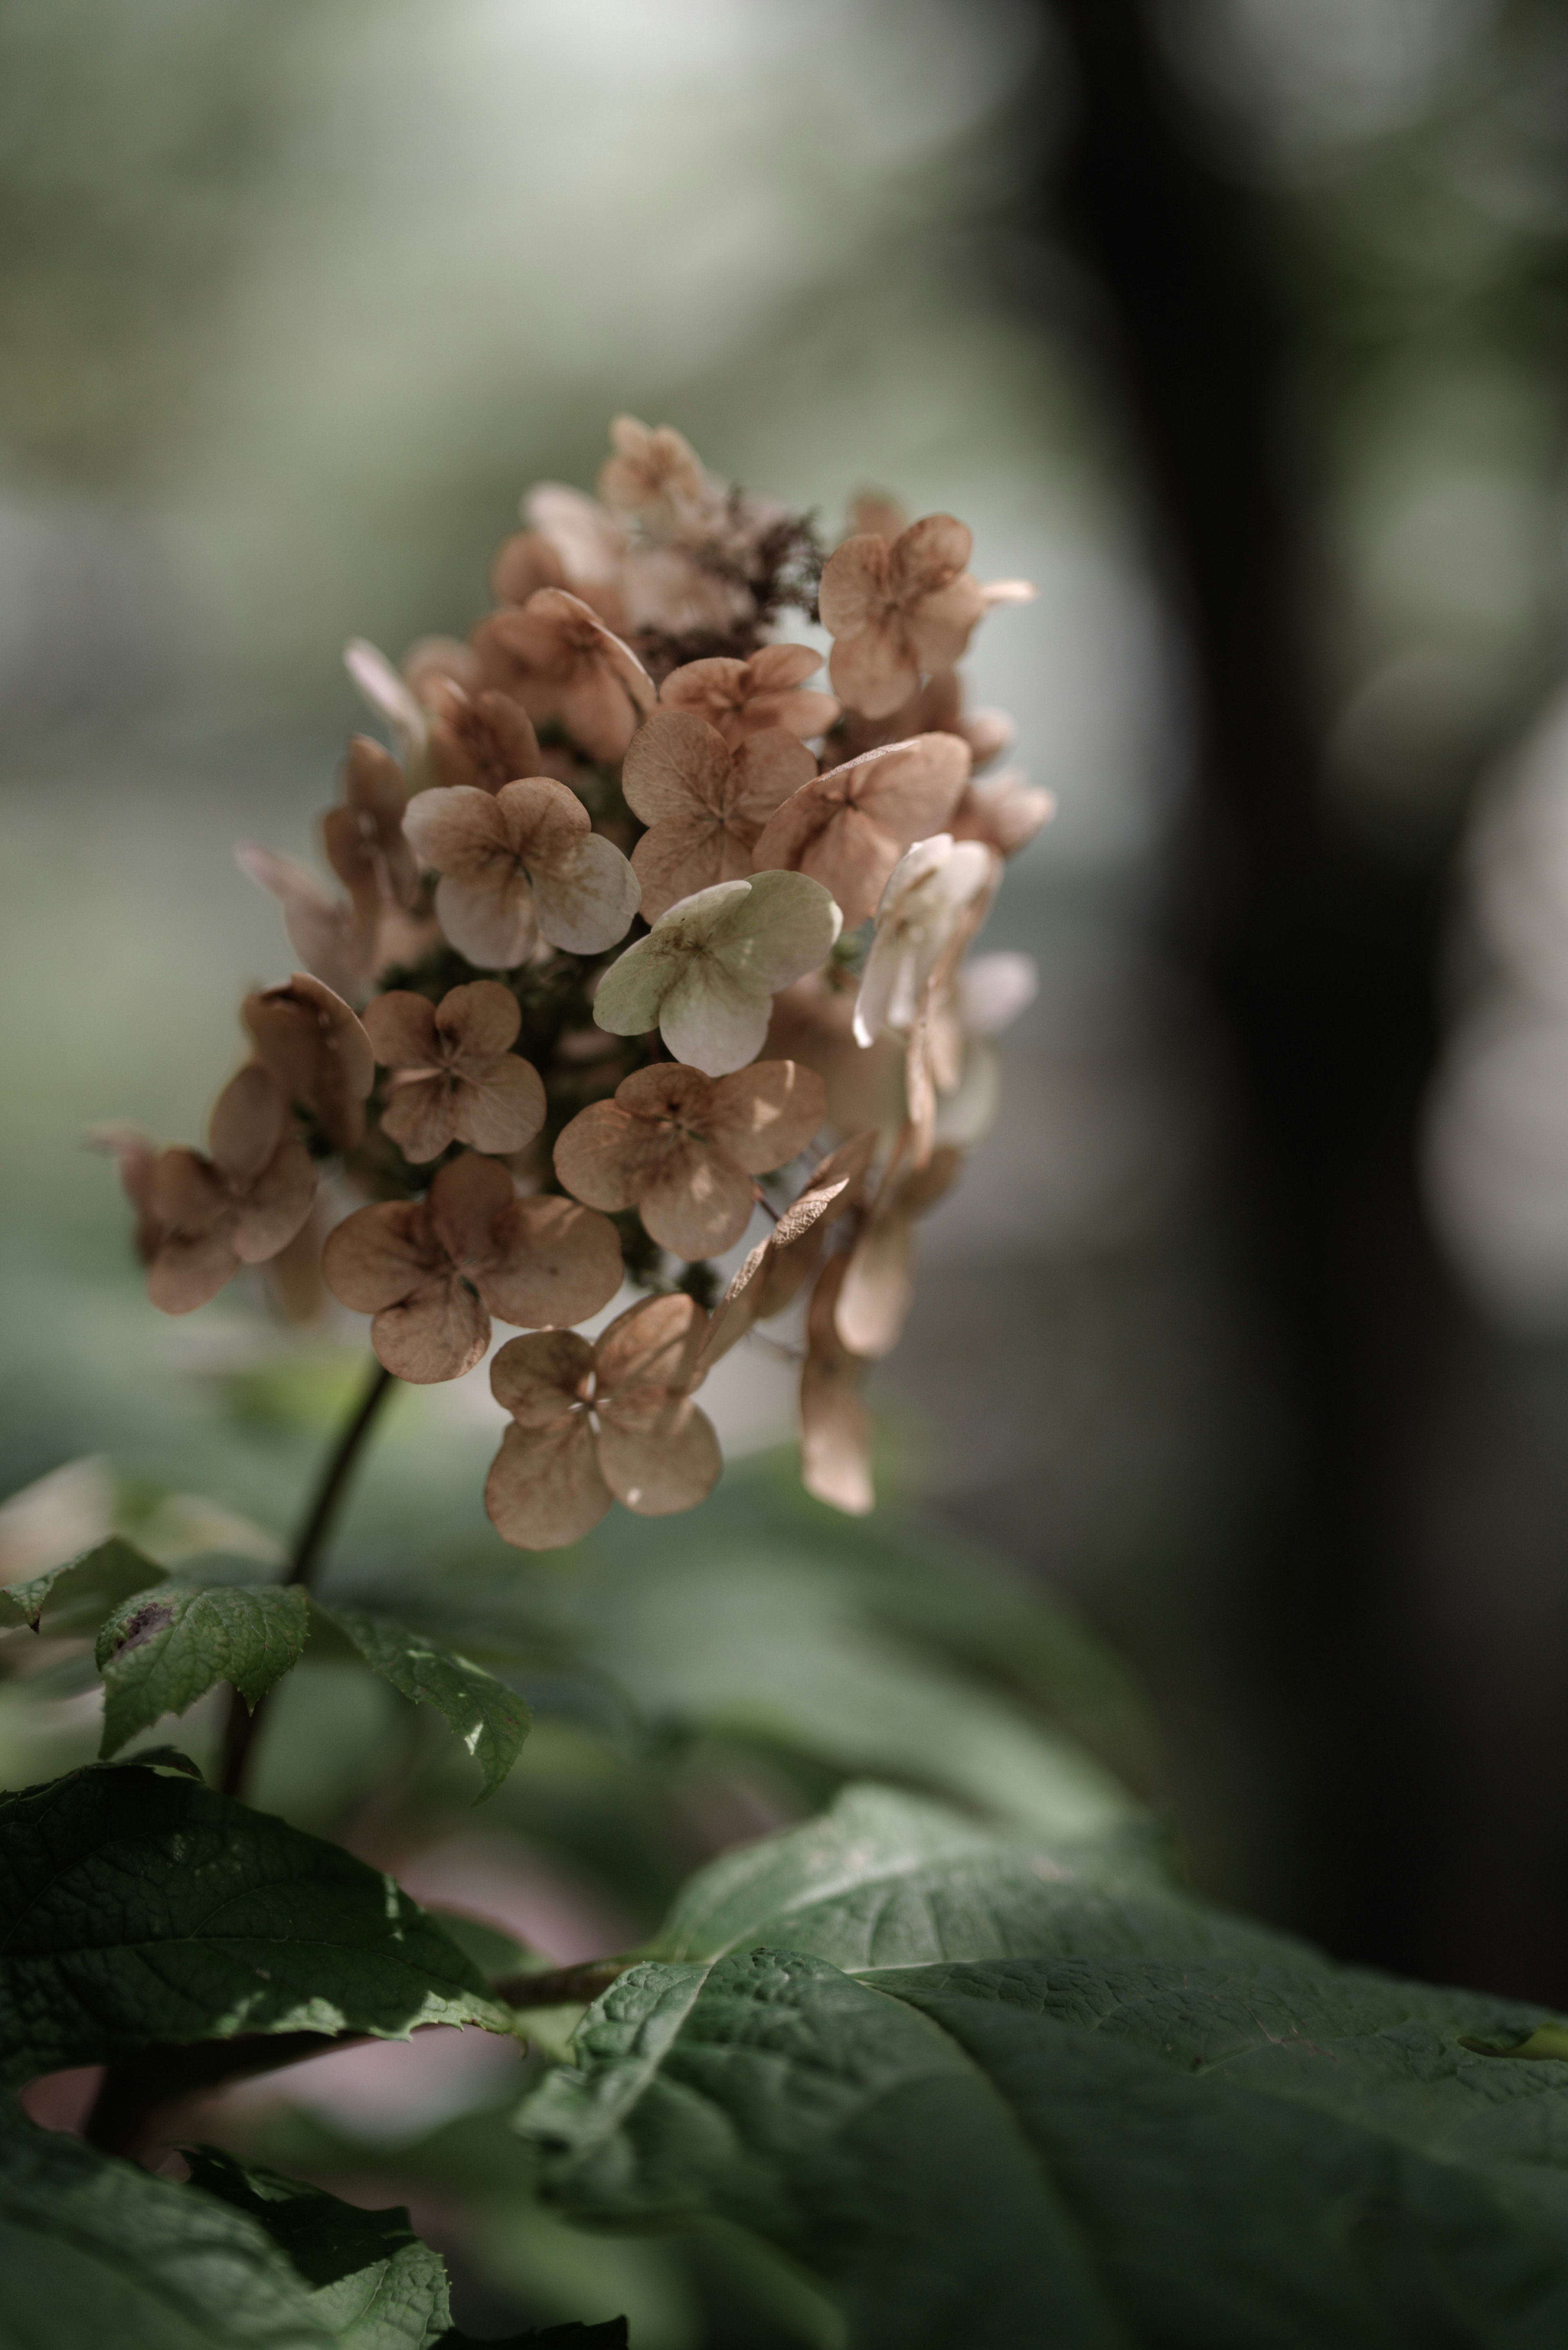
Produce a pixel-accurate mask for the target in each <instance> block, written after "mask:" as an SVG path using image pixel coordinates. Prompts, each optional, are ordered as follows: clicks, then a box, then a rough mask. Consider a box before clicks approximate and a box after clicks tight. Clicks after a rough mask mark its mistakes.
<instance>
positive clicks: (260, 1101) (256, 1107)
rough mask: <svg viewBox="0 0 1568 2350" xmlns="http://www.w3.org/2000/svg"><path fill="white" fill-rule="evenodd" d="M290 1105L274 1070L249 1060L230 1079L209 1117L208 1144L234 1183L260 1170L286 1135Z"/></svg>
mask: <svg viewBox="0 0 1568 2350" xmlns="http://www.w3.org/2000/svg"><path fill="white" fill-rule="evenodd" d="M287 1114H288V1113H287V1105H286V1102H285V1100H284V1097H283V1095H282V1093H281V1092H280V1091H279V1089H278V1087H277V1084H276V1081H275V1078H274V1077H273V1076H272V1075H271V1073H270V1072H269V1071H268V1070H266V1069H265V1068H264V1067H263V1066H262V1064H261V1063H260V1062H259V1061H248V1062H247V1063H246V1064H245V1066H244V1068H243V1069H241V1070H240V1071H239V1072H238V1074H237V1075H236V1076H232V1077H231V1078H230V1079H229V1082H228V1084H227V1085H226V1086H225V1087H223V1092H222V1093H221V1094H220V1095H219V1096H218V1098H217V1100H216V1101H215V1102H214V1103H213V1111H212V1116H211V1117H210V1118H208V1120H207V1147H208V1149H209V1150H210V1151H211V1152H212V1154H213V1164H214V1166H216V1167H218V1168H220V1169H221V1170H222V1171H223V1174H224V1175H226V1176H227V1177H228V1179H229V1180H230V1182H231V1183H248V1182H250V1181H251V1180H252V1179H253V1178H254V1176H257V1175H259V1174H260V1173H261V1170H262V1169H263V1168H264V1167H265V1165H266V1163H267V1161H268V1159H270V1158H271V1157H272V1155H273V1152H274V1151H275V1149H277V1146H278V1143H279V1142H280V1140H281V1139H282V1137H283V1129H284V1125H285V1122H286V1118H287Z"/></svg>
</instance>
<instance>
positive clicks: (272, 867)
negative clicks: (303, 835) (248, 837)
mask: <svg viewBox="0 0 1568 2350" xmlns="http://www.w3.org/2000/svg"><path fill="white" fill-rule="evenodd" d="M234 858H235V862H236V863H237V864H238V866H239V868H240V870H241V872H242V873H244V874H245V875H247V876H248V878H249V879H251V880H253V881H254V883H255V884H256V886H257V888H258V889H265V891H266V892H267V894H268V896H269V897H273V898H275V899H277V901H278V903H279V905H281V907H282V908H283V926H284V929H285V930H286V931H287V933H288V942H289V944H290V946H291V947H292V948H293V949H294V951H295V953H296V955H297V956H298V957H299V959H300V961H301V962H303V963H304V964H305V965H306V968H307V969H309V970H311V971H313V972H315V973H316V975H317V978H318V979H324V980H325V981H326V982H327V985H328V986H329V987H334V988H336V989H337V993H338V994H339V995H342V994H345V993H352V992H354V990H355V989H356V988H357V986H358V983H359V981H360V980H361V979H362V977H363V975H364V968H365V954H364V951H363V950H364V941H362V940H361V939H360V938H359V936H358V931H357V928H356V921H355V916H354V912H353V910H352V908H350V907H349V906H348V905H346V904H345V903H344V901H343V900H342V899H340V898H334V897H332V896H331V895H330V894H329V893H328V892H327V890H326V889H323V888H322V886H321V884H320V882H319V881H318V880H317V878H316V876H315V874H314V873H312V871H311V870H310V868H309V867H308V866H307V865H301V864H300V863H299V862H298V860H297V859H296V858H292V857H278V856H276V855H275V853H274V852H273V850H272V849H270V848H263V847H260V846H259V844H257V843H256V842H254V841H247V842H244V843H243V844H242V845H241V846H240V847H238V848H236V849H235V851H234Z"/></svg>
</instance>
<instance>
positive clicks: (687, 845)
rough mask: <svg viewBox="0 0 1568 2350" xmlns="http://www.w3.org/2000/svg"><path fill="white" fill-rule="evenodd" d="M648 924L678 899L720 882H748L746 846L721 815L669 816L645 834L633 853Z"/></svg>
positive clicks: (632, 867)
mask: <svg viewBox="0 0 1568 2350" xmlns="http://www.w3.org/2000/svg"><path fill="white" fill-rule="evenodd" d="M631 869H632V871H633V873H635V874H636V876H637V885H638V888H639V889H640V891H641V892H642V905H641V912H642V918H643V920H644V921H646V922H657V921H658V920H659V916H660V914H667V913H668V912H669V911H670V908H671V906H673V905H674V904H675V902H676V900H677V899H679V898H691V897H695V895H696V893H697V891H698V890H699V889H711V888H712V887H713V884H714V883H715V882H716V881H744V880H746V879H749V878H750V875H751V870H752V855H751V850H750V849H749V848H748V847H746V845H745V842H744V840H743V839H742V838H741V837H739V836H737V835H736V834H734V833H732V832H731V831H730V830H729V828H728V827H726V826H725V825H722V824H721V823H720V821H719V819H718V817H717V816H692V817H691V818H690V819H689V820H688V819H686V818H682V817H680V816H669V817H667V818H666V819H665V821H664V822H663V823H662V824H658V825H655V826H654V827H653V829H652V831H651V832H645V833H644V834H643V836H642V838H641V839H640V840H639V842H638V844H637V846H636V847H635V848H634V849H633V850H632V852H631Z"/></svg>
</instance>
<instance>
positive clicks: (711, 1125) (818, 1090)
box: [703, 1061, 827, 1237]
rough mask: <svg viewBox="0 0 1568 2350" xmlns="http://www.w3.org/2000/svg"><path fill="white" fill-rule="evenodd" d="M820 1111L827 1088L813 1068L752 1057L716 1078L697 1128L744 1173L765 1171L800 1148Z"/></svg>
mask: <svg viewBox="0 0 1568 2350" xmlns="http://www.w3.org/2000/svg"><path fill="white" fill-rule="evenodd" d="M826 1116H827V1089H826V1087H825V1086H824V1084H823V1082H822V1079H821V1078H820V1077H819V1076H817V1074H816V1071H815V1069H808V1068H807V1067H806V1066H805V1063H804V1062H800V1061H757V1062H755V1063H753V1066H751V1067H750V1068H749V1069H740V1070H737V1071H736V1073H735V1074H734V1075H733V1076H728V1077H721V1078H720V1080H719V1082H718V1084H717V1085H716V1086H715V1087H714V1088H713V1098H712V1104H711V1108H710V1109H709V1111H708V1114H707V1118H706V1119H705V1121H704V1125H703V1131H704V1132H705V1133H706V1134H707V1135H708V1136H709V1137H710V1139H711V1140H712V1141H714V1142H717V1143H720V1144H721V1145H722V1147H723V1149H725V1150H727V1151H728V1152H729V1154H730V1156H731V1157H732V1159H734V1160H735V1162H736V1164H737V1165H738V1166H741V1167H743V1168H744V1169H745V1170H746V1172H747V1174H749V1175H765V1174H767V1173H769V1172H770V1170H772V1169H774V1168H775V1167H783V1166H784V1164H785V1163H786V1161H788V1160H789V1159H794V1157H795V1155H796V1154H797V1152H799V1151H802V1150H804V1149H805V1146H806V1144H807V1143H808V1142H809V1141H810V1140H811V1138H812V1136H813V1135H814V1134H815V1132H816V1130H817V1128H818V1127H819V1126H820V1125H821V1124H822V1121H823V1119H824V1118H826ZM737 1237H738V1235H737Z"/></svg>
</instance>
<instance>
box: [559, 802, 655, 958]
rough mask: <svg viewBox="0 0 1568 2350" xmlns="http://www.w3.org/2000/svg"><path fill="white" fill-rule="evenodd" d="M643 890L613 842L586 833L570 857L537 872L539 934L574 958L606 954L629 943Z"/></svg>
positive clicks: (596, 834)
mask: <svg viewBox="0 0 1568 2350" xmlns="http://www.w3.org/2000/svg"><path fill="white" fill-rule="evenodd" d="M640 897H641V890H640V889H639V885H638V879H637V875H636V873H635V872H634V871H633V870H632V868H631V866H630V864H629V863H628V860H627V859H626V858H624V857H623V856H622V855H621V853H620V850H619V849H618V847H616V845H615V843H614V841H613V840H606V839H604V838H603V837H602V836H601V835H600V834H598V833H597V832H590V833H588V834H587V836H586V837H584V838H583V839H582V840H581V841H579V842H578V844H577V846H576V848H575V849H574V850H573V851H572V852H571V854H570V856H569V857H564V858H560V859H558V860H555V861H553V862H552V864H551V865H550V866H549V868H536V869H535V873H534V905H535V912H536V915H537V918H538V923H539V930H540V932H541V935H542V936H543V937H545V938H546V939H548V941H550V944H551V945H552V946H556V947H565V948H566V951H568V953H571V954H602V952H603V951H604V950H605V948H606V947H613V946H614V945H616V943H617V942H618V941H619V940H621V939H623V938H625V936H626V934H627V932H628V930H629V929H630V928H631V923H632V918H633V916H634V915H635V914H636V912H637V910H638V903H639V899H640Z"/></svg>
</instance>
